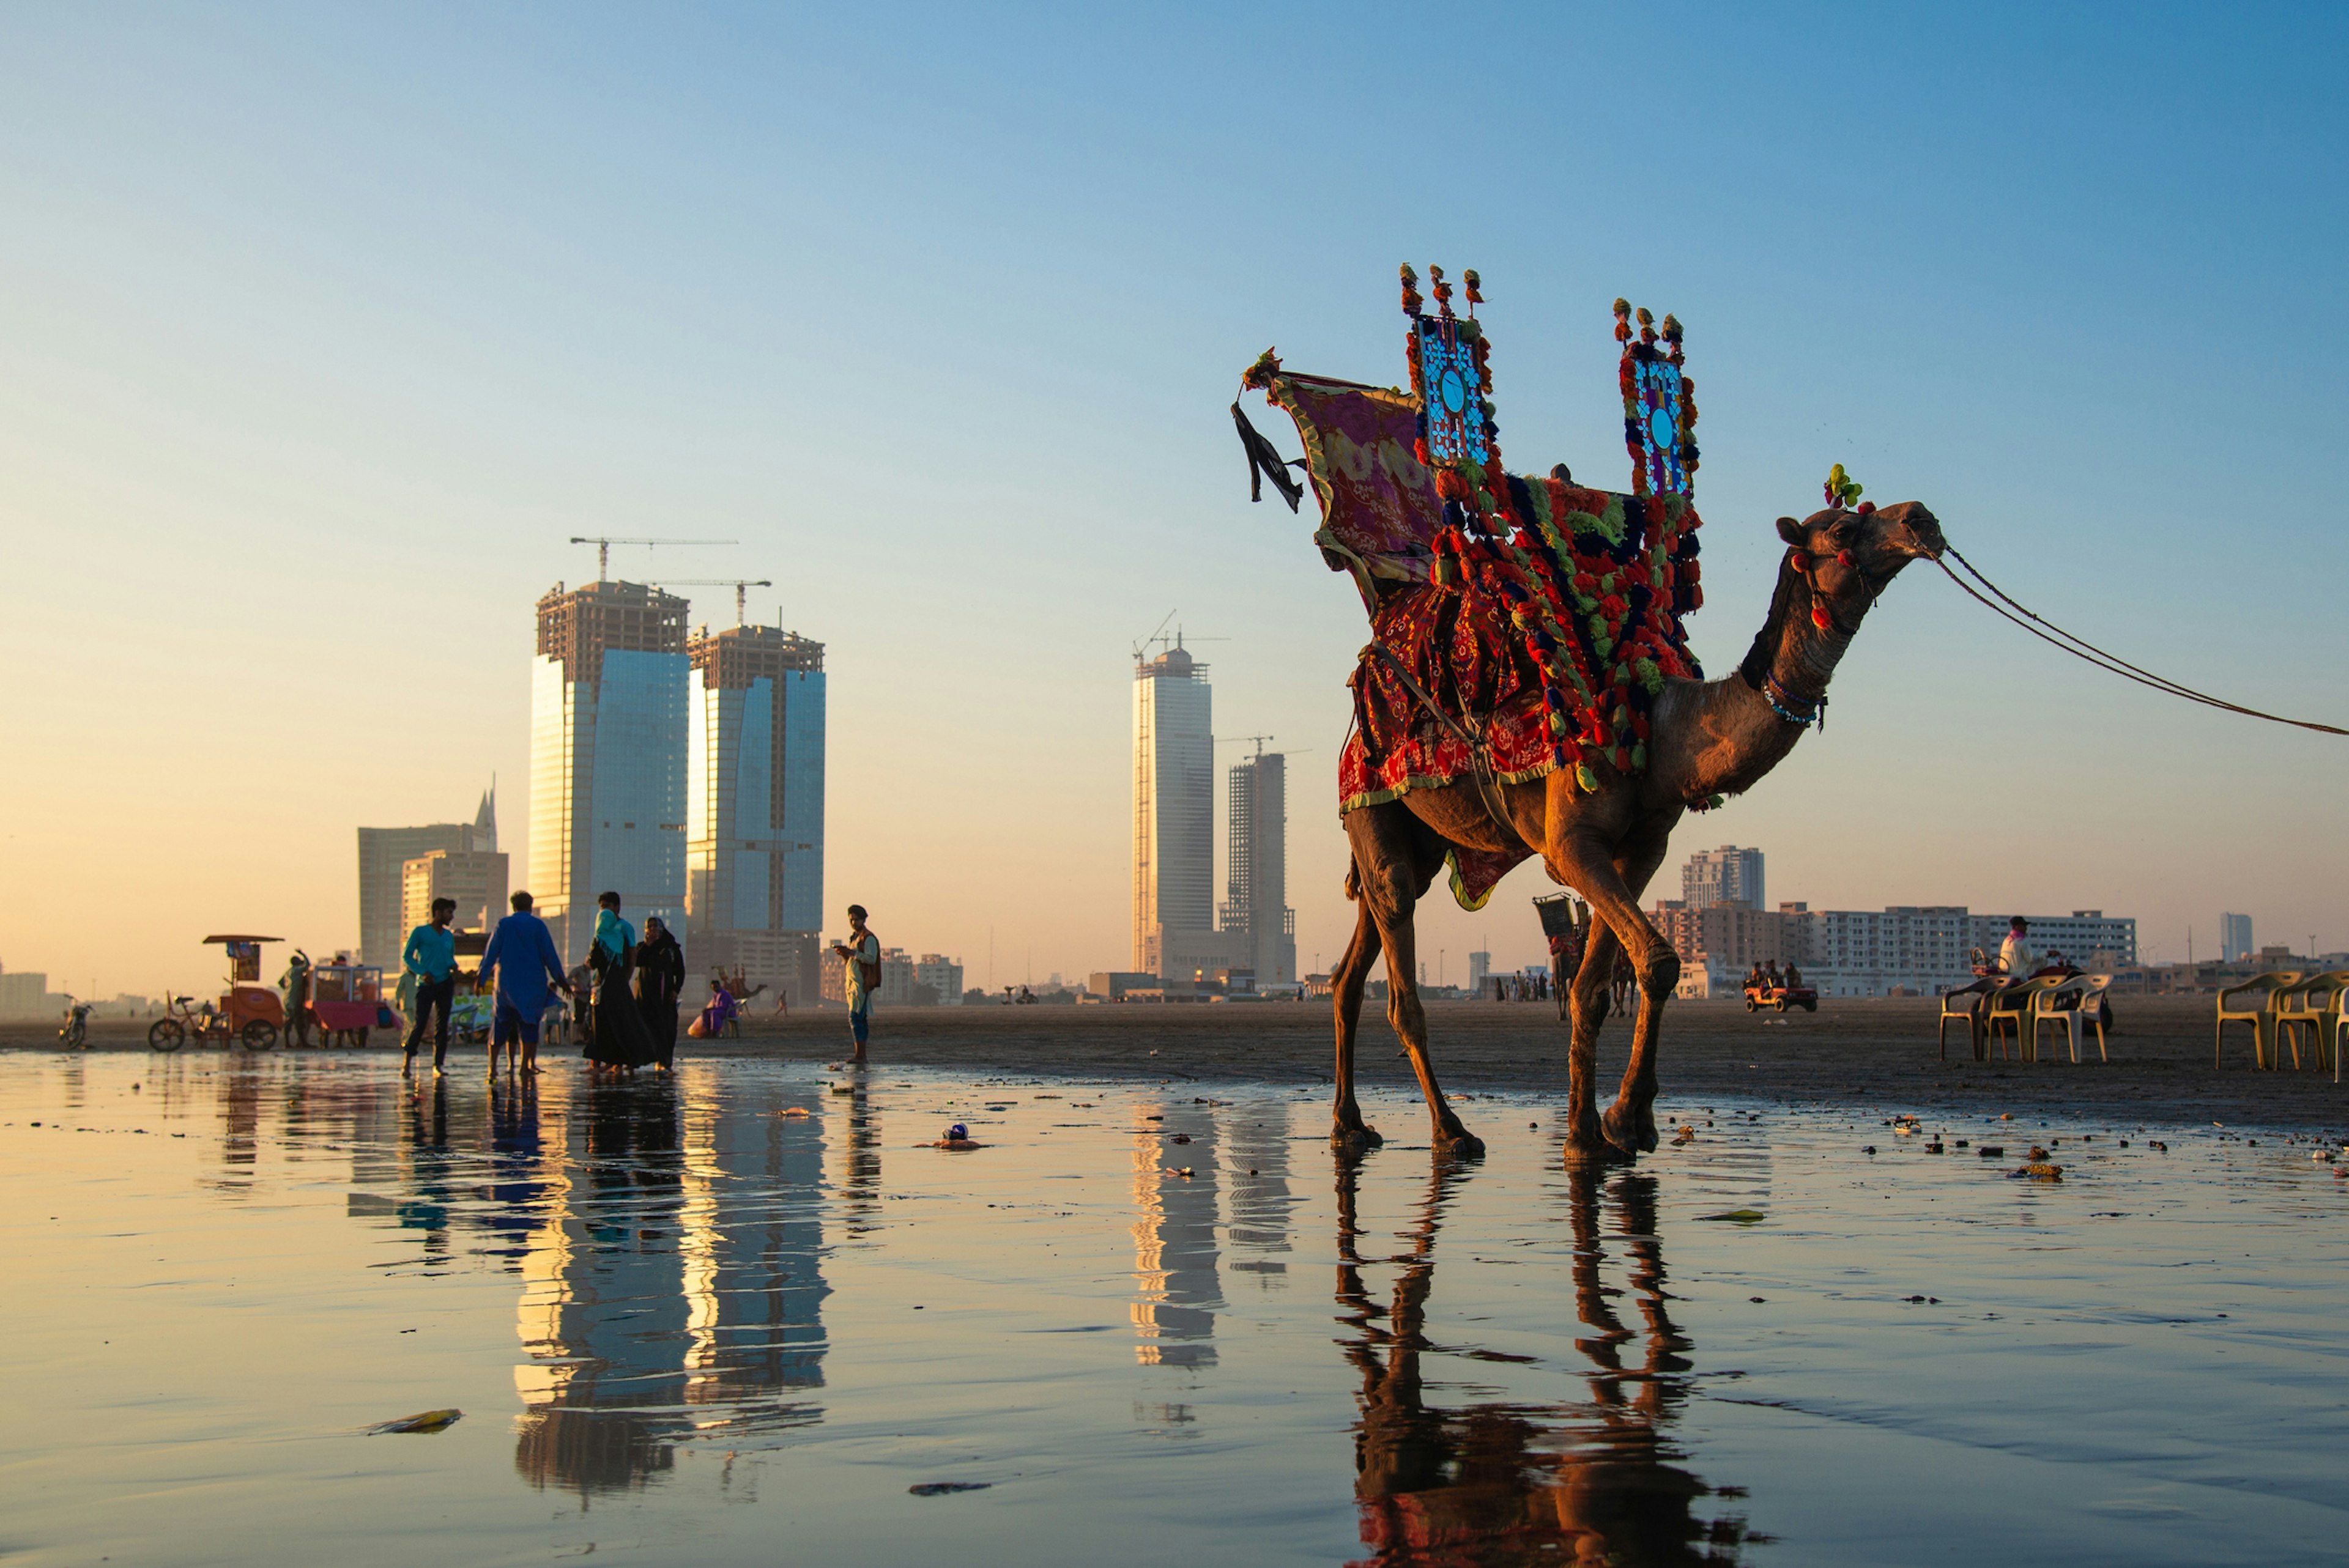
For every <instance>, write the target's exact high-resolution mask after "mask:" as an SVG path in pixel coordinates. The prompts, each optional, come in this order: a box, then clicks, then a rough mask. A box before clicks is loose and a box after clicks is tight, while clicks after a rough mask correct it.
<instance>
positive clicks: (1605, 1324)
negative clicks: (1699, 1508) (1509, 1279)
mask: <svg viewBox="0 0 2349 1568" xmlns="http://www.w3.org/2000/svg"><path fill="white" fill-rule="evenodd" d="M1359 1169H1360V1163H1359V1160H1358V1159H1351V1160H1350V1159H1344V1158H1341V1159H1340V1161H1339V1174H1338V1256H1339V1264H1338V1289H1337V1302H1338V1307H1339V1317H1338V1320H1339V1322H1340V1325H1342V1326H1343V1327H1344V1329H1345V1331H1346V1336H1345V1337H1344V1338H1342V1339H1341V1341H1340V1343H1341V1344H1343V1345H1344V1346H1345V1350H1346V1357H1347V1359H1348V1360H1350V1362H1352V1363H1353V1365H1354V1367H1355V1368H1356V1369H1357V1370H1358V1371H1359V1372H1360V1373H1361V1379H1362V1391H1361V1419H1360V1420H1359V1421H1358V1422H1357V1423H1356V1427H1355V1479H1354V1496H1355V1503H1356V1506H1357V1508H1358V1510H1359V1523H1360V1526H1361V1537H1362V1540H1363V1542H1364V1543H1365V1544H1366V1545H1368V1546H1370V1547H1371V1550H1372V1553H1373V1555H1372V1556H1371V1557H1369V1558H1367V1559H1364V1560H1363V1562H1362V1563H1361V1564H1357V1565H1355V1568H1365V1565H1367V1564H1371V1563H1375V1564H1380V1565H1382V1568H1384V1565H1395V1568H1402V1565H1405V1564H1409V1565H1413V1568H1418V1565H1428V1568H1433V1565H1434V1564H1439V1563H1441V1564H1451V1563H1476V1564H1492V1563H1616V1564H1624V1565H1627V1568H1639V1565H1645V1564H1659V1565H1662V1564H1671V1565H1679V1564H1696V1563H1734V1562H1736V1561H1738V1560H1739V1556H1738V1553H1739V1547H1740V1545H1741V1544H1742V1543H1743V1542H1747V1541H1759V1540H1761V1539H1763V1538H1762V1537H1760V1536H1756V1535H1753V1534H1750V1533H1749V1532H1747V1531H1746V1530H1745V1528H1744V1522H1743V1521H1742V1520H1739V1519H1735V1518H1723V1519H1718V1520H1714V1521H1711V1522H1707V1521H1703V1520H1700V1519H1699V1518H1698V1517H1697V1516H1696V1513H1695V1511H1694V1510H1695V1505H1696V1503H1697V1502H1698V1501H1699V1500H1700V1499H1702V1498H1705V1497H1708V1496H1713V1495H1722V1496H1730V1495H1736V1494H1734V1493H1732V1492H1728V1491H1723V1492H1720V1493H1715V1491H1714V1490H1713V1489H1712V1488H1710V1487H1708V1486H1706V1485H1705V1484H1704V1483H1703V1482H1702V1481H1701V1480H1698V1479H1697V1478H1696V1477H1695V1476H1694V1475H1692V1474H1691V1473H1690V1472H1689V1471H1687V1470H1684V1469H1682V1468H1681V1467H1680V1466H1679V1465H1678V1464H1676V1463H1674V1462H1672V1461H1674V1460H1678V1459H1680V1458H1681V1457H1682V1456H1681V1455H1680V1454H1679V1453H1677V1452H1676V1451H1675V1450H1674V1449H1673V1448H1672V1446H1671V1443H1670V1441H1669V1440H1668V1439H1667V1437H1666V1435H1665V1434H1666V1433H1667V1431H1668V1430H1669V1429H1670V1427H1671V1421H1672V1419H1673V1418H1674V1416H1675V1415H1676V1413H1677V1411H1678V1408H1679V1407H1680V1405H1681V1403H1682V1401H1683V1400H1684V1399H1685V1398H1687V1394H1688V1387H1687V1380H1686V1378H1685V1377H1683V1376H1682V1374H1684V1373H1685V1372H1686V1371H1687V1370H1688V1366H1689V1363H1688V1361H1687V1359H1686V1358H1685V1357H1683V1356H1682V1352H1683V1351H1685V1350H1686V1349H1687V1348H1688V1341H1687V1340H1686V1338H1685V1337H1683V1336H1682V1334H1681V1332H1680V1330H1679V1328H1678V1327H1677V1326H1675V1325H1674V1324H1673V1323H1672V1320H1671V1313H1670V1310H1669V1306H1668V1304H1669V1302H1670V1301H1671V1295H1670V1294H1669V1293H1668V1292H1667V1291H1666V1290H1665V1289H1664V1265H1663V1258H1662V1253H1661V1249H1660V1248H1659V1246H1658V1244H1657V1241H1656V1234H1655V1230H1656V1225H1655V1209H1656V1189H1655V1183H1654V1182H1653V1181H1651V1180H1650V1179H1649V1178H1647V1177H1643V1176H1638V1175H1633V1174H1630V1173H1628V1172H1626V1173H1622V1174H1619V1175H1617V1176H1615V1177H1613V1178H1612V1179H1611V1181H1608V1180H1607V1179H1605V1178H1603V1177H1602V1176H1601V1175H1599V1173H1595V1172H1586V1171H1568V1173H1567V1183H1568V1218H1569V1219H1570V1221H1571V1222H1572V1228H1573V1233H1574V1267H1573V1278H1574V1294H1575V1304H1576V1308H1577V1311H1578V1313H1579V1315H1580V1316H1581V1319H1582V1323H1583V1325H1584V1326H1585V1327H1586V1328H1587V1329H1588V1331H1589V1332H1588V1335H1587V1336H1584V1337H1581V1338H1578V1339H1577V1340H1576V1341H1575V1348H1576V1350H1577V1351H1578V1352H1579V1354H1580V1355H1581V1356H1582V1357H1584V1358H1585V1360H1587V1361H1588V1364H1589V1365H1588V1370H1587V1372H1586V1374H1585V1375H1586V1376H1587V1377H1588V1379H1589V1387H1590V1397H1589V1398H1588V1400H1587V1401H1579V1402H1576V1403H1573V1404H1568V1405H1549V1406H1544V1405H1525V1404H1509V1403H1489V1404H1470V1405H1464V1406H1461V1407H1458V1408H1445V1407H1440V1406H1435V1405H1432V1404H1430V1403H1429V1401H1428V1399H1427V1398H1426V1387H1425V1384H1424V1383H1423V1380H1422V1376H1421V1370H1420V1359H1421V1357H1422V1356H1423V1355H1426V1354H1429V1353H1448V1354H1459V1353H1460V1352H1458V1351H1457V1350H1455V1349H1453V1348H1452V1347H1448V1346H1435V1345H1433V1344H1432V1343H1431V1342H1430V1340H1429V1339H1428V1336H1427V1306H1428V1299H1429V1296H1430V1295H1431V1294H1432V1293H1433V1289H1434V1284H1435V1239H1436V1234H1437V1233H1438V1231H1439V1230H1441V1228H1442V1224H1443V1212H1444V1203H1445V1201H1446V1199H1447V1198H1448V1196H1449V1195H1450V1192H1451V1190H1452V1189H1453V1188H1454V1186H1455V1185H1457V1184H1458V1183H1459V1182H1460V1181H1464V1180H1465V1179H1466V1178H1465V1176H1464V1172H1463V1170H1462V1168H1461V1167H1459V1166H1457V1165H1454V1164H1453V1163H1451V1162H1448V1161H1442V1160H1438V1161H1436V1162H1435V1164H1434V1167H1433V1171H1431V1174H1430V1177H1429V1181H1428V1190H1427V1197H1426V1200H1425V1202H1423V1204H1422V1205H1421V1207H1420V1212H1419V1219H1418V1223H1417V1225H1416V1226H1415V1227H1414V1228H1413V1231H1411V1232H1410V1233H1407V1234H1406V1236H1405V1238H1404V1239H1405V1240H1406V1241H1407V1242H1408V1243H1409V1247H1408V1250H1407V1251H1406V1252H1404V1253H1402V1255H1401V1256H1399V1257H1393V1258H1386V1259H1371V1260H1366V1259H1364V1258H1363V1256H1362V1255H1361V1251H1360V1246H1361V1227H1360V1224H1359V1222H1358V1220H1357V1212H1356V1198H1357V1178H1358V1172H1359ZM1602 1181H1604V1183H1605V1184H1604V1185H1603V1186H1602ZM1602 1211H1604V1212H1605V1214H1606V1215H1607V1216H1608V1217H1609V1218H1611V1221H1612V1229H1613V1231H1614V1233H1615V1236H1616V1239H1617V1241H1618V1244H1619V1248H1620V1252H1621V1258H1620V1267H1621V1271H1622V1274H1623V1275H1624V1282H1625V1284H1628V1285H1629V1287H1630V1294H1631V1295H1632V1296H1633V1297H1634V1298H1635V1299H1636V1301H1637V1303H1638V1306H1639V1313H1640V1327H1639V1328H1637V1329H1633V1328H1629V1327H1626V1326H1624V1323H1623V1321H1622V1318H1621V1316H1620V1315H1619V1314H1618V1313H1617V1311H1616V1310H1615V1307H1614V1305H1613V1302H1614V1300H1615V1299H1617V1298H1619V1296H1620V1295H1622V1294H1623V1293H1622V1292H1621V1291H1620V1290H1617V1289H1613V1288H1611V1287H1610V1286H1609V1284H1607V1283H1606V1282H1607V1276H1608V1274H1609V1265H1610V1263H1613V1262H1615V1261H1616V1260H1614V1259H1611V1258H1610V1256H1609V1251H1608V1245H1607V1242H1606V1241H1605V1240H1604V1239H1602V1235H1601V1217H1602ZM1381 1263H1383V1264H1393V1265H1395V1266H1396V1267H1397V1268H1398V1269H1399V1271H1400V1272H1399V1273H1398V1274H1397V1275H1396V1278H1395V1282H1394V1288H1393V1294H1392V1299H1391V1301H1390V1302H1389V1303H1388V1304H1387V1305H1383V1306H1381V1305H1379V1304H1378V1303H1376V1302H1375V1301H1373V1300H1372V1299H1371V1295H1370V1292H1369V1289H1368V1287H1367V1286H1366V1284H1365V1283H1364V1280H1363V1271H1364V1269H1365V1267H1367V1266H1371V1265H1372V1264H1381ZM1635 1342H1636V1344H1637V1346H1638V1350H1637V1355H1636V1357H1633V1358H1630V1359H1629V1360H1628V1361H1627V1357H1626V1350H1627V1348H1630V1347H1631V1346H1633V1345H1634V1343H1635ZM1467 1354H1469V1355H1472V1356H1474V1355H1476V1354H1477V1353H1476V1352H1475V1351H1469V1352H1467ZM1483 1358H1485V1359H1492V1360H1506V1359H1517V1358H1516V1357H1501V1356H1497V1355H1490V1354H1488V1355H1486V1356H1485V1357H1483Z"/></svg>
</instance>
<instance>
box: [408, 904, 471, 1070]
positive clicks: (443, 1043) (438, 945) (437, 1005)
mask: <svg viewBox="0 0 2349 1568" xmlns="http://www.w3.org/2000/svg"><path fill="white" fill-rule="evenodd" d="M456 918H457V901H456V900H455V899H453V898H436V899H434V900H433V901H432V923H431V924H429V925H419V926H418V927H417V928H416V929H415V930H413V931H411V932H409V934H408V945H407V946H405V947H403V948H401V949H400V950H399V967H400V969H401V971H402V973H404V974H407V975H413V976H415V979H416V1015H415V1021H414V1022H413V1023H411V1024H409V1026H408V1044H407V1045H406V1046H404V1047H401V1052H400V1058H399V1070H400V1071H401V1072H403V1073H407V1072H413V1071H414V1070H415V1069H416V1047H417V1044H418V1043H419V1041H421V1040H422V1039H423V1038H424V1021H425V1020H426V1019H427V1018H429V1017H430V1016H432V1015H433V1013H434V1011H435V1010H436V1009H437V1010H438V1011H439V1013H440V1025H439V1026H438V1027H437V1028H436V1029H435V1030H434V1031H433V1035H432V1076H433V1077H434V1078H439V1077H440V1070H441V1061H442V1059H443V1058H444V1057H447V1056H448V1054H449V1008H450V1004H452V1003H453V1002H455V1001H456V999H457V934H456V933H455V932H453V931H450V929H449V923H450V921H452V920H454V919H456Z"/></svg>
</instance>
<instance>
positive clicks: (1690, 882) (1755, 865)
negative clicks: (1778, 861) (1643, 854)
mask: <svg viewBox="0 0 2349 1568" xmlns="http://www.w3.org/2000/svg"><path fill="white" fill-rule="evenodd" d="M1733 900H1734V901H1736V902H1738V903H1744V905H1745V906H1746V907H1747V908H1749V909H1766V908H1768V907H1769V906H1768V905H1767V904H1765V903H1763V902H1762V851H1759V850H1741V849H1739V848H1738V847H1737V846H1736V845H1735V844H1723V845H1722V846H1721V848H1719V849H1717V850H1699V851H1697V852H1696V853H1694V854H1692V855H1691V856H1690V857H1689V859H1688V864H1687V865H1685V866H1682V868H1681V902H1682V903H1685V904H1687V905H1688V906H1689V907H1690V908H1691V909H1703V908H1706V907H1707V906H1708V905H1712V904H1716V903H1730V902H1732V901H1733Z"/></svg>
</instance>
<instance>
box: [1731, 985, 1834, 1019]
mask: <svg viewBox="0 0 2349 1568" xmlns="http://www.w3.org/2000/svg"><path fill="white" fill-rule="evenodd" d="M1764 1007H1775V1008H1777V1009H1778V1011H1780V1012H1781V1013H1783V1012H1785V1010H1786V1009H1787V1008H1789V1007H1800V1008H1801V1009H1802V1010H1803V1011H1804V1012H1806V1013H1816V1012H1817V1011H1818V1010H1819V994H1818V993H1817V992H1816V991H1815V990H1813V989H1812V988H1811V987H1810V986H1808V985H1748V986H1747V987H1745V1010H1746V1011H1747V1012H1749V1013H1758V1012H1760V1011H1761V1010H1762V1009H1763V1008H1764Z"/></svg>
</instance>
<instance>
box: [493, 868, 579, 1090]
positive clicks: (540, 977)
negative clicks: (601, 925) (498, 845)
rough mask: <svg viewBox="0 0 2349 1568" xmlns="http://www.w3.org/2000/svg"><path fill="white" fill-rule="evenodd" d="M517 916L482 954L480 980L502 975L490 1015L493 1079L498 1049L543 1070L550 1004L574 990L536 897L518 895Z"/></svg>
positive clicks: (527, 1068) (519, 1065)
mask: <svg viewBox="0 0 2349 1568" xmlns="http://www.w3.org/2000/svg"><path fill="white" fill-rule="evenodd" d="M510 902H511V903H512V905H513V913H512V914H509V915H507V916H505V917H504V918H503V919H502V920H500V921H499V922H498V928H497V929H496V930H495V931H492V933H490V944H489V945H488V946H487V947H485V948H483V949H482V950H481V978H482V979H483V980H487V979H488V978H489V977H490V971H492V969H494V970H496V971H497V975H498V988H497V993H496V995H497V1001H496V1004H495V1005H494V1006H493V1008H492V1012H491V1015H490V1076H491V1077H492V1078H495V1077H496V1076H497V1071H498V1050H499V1048H500V1047H509V1048H510V1050H511V1054H512V1063H513V1066H514V1067H515V1068H516V1069H517V1070H519V1071H522V1072H526V1073H534V1072H536V1071H537V1070H538V1030H539V1023H540V1020H542V1019H543V1018H544V1017H545V1016H546V1004H547V1002H548V1000H549V999H550V997H551V996H552V995H553V994H554V992H555V991H558V990H564V991H567V990H569V989H570V988H571V987H570V983H569V982H568V981H566V980H565V979H564V977H563V955H562V954H559V953H557V952H555V950H554V934H553V933H551V932H549V931H548V930H547V929H546V922H544V921H543V920H541V919H539V918H538V916H537V915H536V914H535V913H533V912H532V910H531V907H530V906H531V896H530V894H528V893H526V892H518V893H516V894H514V895H513V898H512V900H511V901H510Z"/></svg>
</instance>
